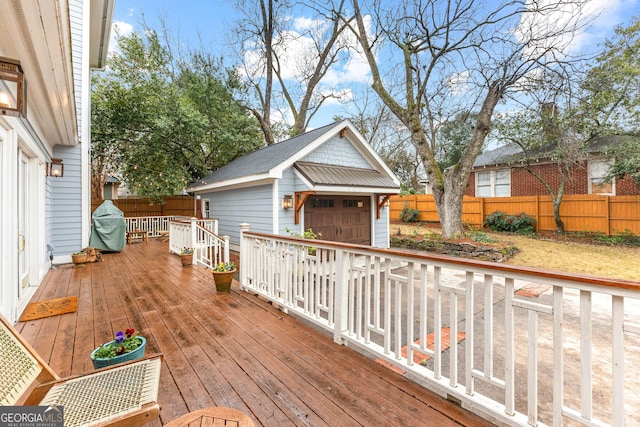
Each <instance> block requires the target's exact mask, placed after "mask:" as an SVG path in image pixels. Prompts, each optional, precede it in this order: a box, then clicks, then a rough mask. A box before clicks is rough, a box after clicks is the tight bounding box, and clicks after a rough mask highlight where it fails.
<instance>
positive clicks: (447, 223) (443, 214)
mask: <svg viewBox="0 0 640 427" xmlns="http://www.w3.org/2000/svg"><path fill="white" fill-rule="evenodd" d="M445 187H452V186H450V185H449V186H448V185H446V181H445ZM462 188H464V187H462ZM462 200H463V194H462V191H459V190H457V189H455V188H449V189H448V190H447V189H445V191H444V192H443V193H442V195H441V199H440V202H439V203H436V206H437V208H438V216H439V217H440V227H441V229H442V237H444V238H447V239H456V238H460V237H464V225H463V224H462Z"/></svg>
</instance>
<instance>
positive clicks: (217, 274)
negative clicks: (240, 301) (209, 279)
mask: <svg viewBox="0 0 640 427" xmlns="http://www.w3.org/2000/svg"><path fill="white" fill-rule="evenodd" d="M235 272H236V270H231V271H212V273H213V281H214V282H215V283H216V290H217V291H218V292H229V290H230V289H231V282H232V281H233V275H234V273H235Z"/></svg>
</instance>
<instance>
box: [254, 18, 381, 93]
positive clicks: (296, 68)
mask: <svg viewBox="0 0 640 427" xmlns="http://www.w3.org/2000/svg"><path fill="white" fill-rule="evenodd" d="M327 25H328V24H327V22H326V21H320V20H315V19H311V18H307V17H297V18H295V19H293V29H292V30H289V31H284V32H282V33H281V34H279V35H278V36H277V37H276V39H275V40H274V46H275V48H274V50H275V53H276V55H277V56H278V58H279V64H280V68H281V76H282V78H283V79H285V80H300V78H301V77H302V76H305V75H310V74H311V72H312V70H313V68H314V67H315V65H316V63H317V62H316V61H317V54H316V53H315V52H317V47H316V42H315V41H314V39H313V38H312V37H310V36H309V34H313V35H314V37H316V39H318V40H319V39H321V38H322V37H323V32H324V31H325V30H326V29H327ZM336 45H337V46H352V47H353V48H350V49H348V50H344V51H343V52H344V54H343V55H342V57H343V58H344V59H343V60H342V61H340V62H338V63H336V64H334V65H333V66H332V67H331V69H330V70H329V71H328V72H327V74H326V76H325V77H324V78H323V83H324V84H326V85H334V86H337V85H342V84H349V83H356V82H357V83H366V82H367V81H368V80H369V78H370V71H369V65H368V63H367V60H366V58H365V56H364V54H363V53H362V50H361V49H360V46H359V45H358V44H357V40H356V39H355V37H354V36H353V35H352V34H351V32H350V31H345V32H343V34H342V35H341V37H340V38H339V39H338V41H337V42H336ZM347 52H348V54H347ZM244 62H245V65H247V68H248V69H249V70H251V71H252V72H259V73H263V72H264V68H263V67H262V66H261V65H260V64H261V63H262V53H261V52H259V51H258V50H246V51H245V52H244Z"/></svg>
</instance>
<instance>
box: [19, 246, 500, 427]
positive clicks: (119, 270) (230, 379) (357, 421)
mask: <svg viewBox="0 0 640 427" xmlns="http://www.w3.org/2000/svg"><path fill="white" fill-rule="evenodd" d="M68 295H78V311H77V312H75V313H69V314H64V315H60V316H54V317H49V318H45V319H38V320H33V321H28V322H23V323H18V324H17V325H16V327H17V329H18V330H19V331H21V333H22V335H23V336H24V337H25V338H26V339H27V340H28V341H29V342H31V343H32V344H33V345H34V347H35V348H36V349H37V350H38V351H39V352H40V353H41V354H42V355H43V357H44V358H45V360H47V361H48V362H49V364H50V365H51V366H52V367H53V368H54V369H55V370H56V372H58V373H59V374H60V375H61V376H66V375H70V374H79V373H83V372H88V371H91V370H93V367H92V365H91V361H90V359H89V354H90V353H91V351H92V350H93V349H94V348H95V347H97V346H98V345H99V344H100V343H102V342H104V341H107V340H110V339H111V337H112V336H113V333H114V331H117V330H123V329H125V328H128V327H132V328H135V329H136V330H139V331H140V332H141V333H142V334H143V335H144V336H145V337H146V338H147V354H151V353H157V352H162V353H163V354H164V356H165V359H164V362H163V366H162V372H161V381H160V392H159V397H158V400H159V403H160V404H161V406H162V410H161V411H160V420H157V421H155V422H153V423H150V425H151V426H154V427H155V426H160V425H162V424H166V423H168V422H170V421H172V420H174V419H176V418H178V417H180V416H181V415H184V414H185V413H187V412H190V411H195V410H197V409H202V408H206V407H210V406H226V407H232V408H236V409H239V410H241V411H243V412H245V413H247V414H248V415H249V416H250V417H251V419H252V420H253V421H254V423H255V424H256V425H257V426H259V425H265V426H289V425H291V426H293V425H296V426H335V425H340V426H351V425H354V426H356V425H365V426H370V425H400V426H423V425H438V426H439V427H440V426H442V427H446V426H461V425H468V426H476V425H480V426H482V425H487V426H488V425H491V424H490V423H488V422H486V421H483V420H482V419H479V418H477V417H476V416H475V415H474V414H472V413H470V412H468V411H466V410H464V409H462V408H460V407H458V406H456V405H454V404H453V403H451V402H449V401H447V400H445V399H442V398H441V397H439V396H437V395H436V394H434V393H432V392H430V391H429V390H427V389H425V388H423V387H421V386H420V385H418V384H415V383H413V382H411V381H409V380H408V379H406V378H405V377H403V376H401V375H398V374H396V373H394V372H392V371H390V370H389V369H387V368H385V367H384V366H382V365H380V364H378V363H376V362H375V361H373V360H371V359H369V358H367V357H365V356H364V355H362V354H360V353H358V352H356V351H354V350H352V349H350V348H348V347H346V346H340V345H337V344H335V343H334V342H333V341H332V339H331V337H329V336H328V335H326V334H325V333H323V332H321V331H318V330H317V329H315V328H313V327H312V326H309V325H307V324H305V323H304V322H302V321H300V320H298V319H296V318H294V317H292V316H288V315H286V314H284V313H283V312H281V311H280V310H278V309H277V308H275V307H273V306H272V305H271V304H269V303H267V302H265V301H264V300H262V299H260V298H258V297H257V296H255V295H252V294H249V293H246V292H241V291H239V289H238V284H237V283H236V282H234V284H233V287H232V291H231V293H229V294H219V293H217V292H216V291H215V286H214V284H213V279H212V277H211V273H210V272H208V271H207V270H206V269H204V268H202V267H199V266H192V267H182V265H181V262H180V259H179V257H177V256H175V255H170V254H169V253H168V244H167V243H166V242H164V243H163V242H160V241H158V240H155V239H151V240H150V241H149V242H148V243H142V242H139V243H134V244H132V245H127V246H126V247H125V249H124V250H123V251H122V252H120V253H112V254H105V255H104V261H103V262H96V263H90V264H87V265H86V266H85V267H74V266H72V265H64V266H60V267H59V268H58V269H52V270H50V271H49V273H48V274H47V276H46V277H45V280H44V281H43V284H42V285H41V286H40V288H39V289H38V290H37V291H36V293H35V295H34V297H33V298H32V300H33V301H41V300H46V299H50V298H58V297H63V296H68Z"/></svg>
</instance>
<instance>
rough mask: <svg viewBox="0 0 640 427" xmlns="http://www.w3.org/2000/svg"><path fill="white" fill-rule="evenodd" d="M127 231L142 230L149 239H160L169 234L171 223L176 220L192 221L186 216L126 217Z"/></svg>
mask: <svg viewBox="0 0 640 427" xmlns="http://www.w3.org/2000/svg"><path fill="white" fill-rule="evenodd" d="M124 220H125V222H126V224H127V231H133V230H142V231H146V232H147V233H148V236H149V237H160V236H162V235H164V234H166V233H168V232H169V222H170V221H176V220H187V221H188V220H190V218H189V217H186V216H136V217H125V219H124Z"/></svg>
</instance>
